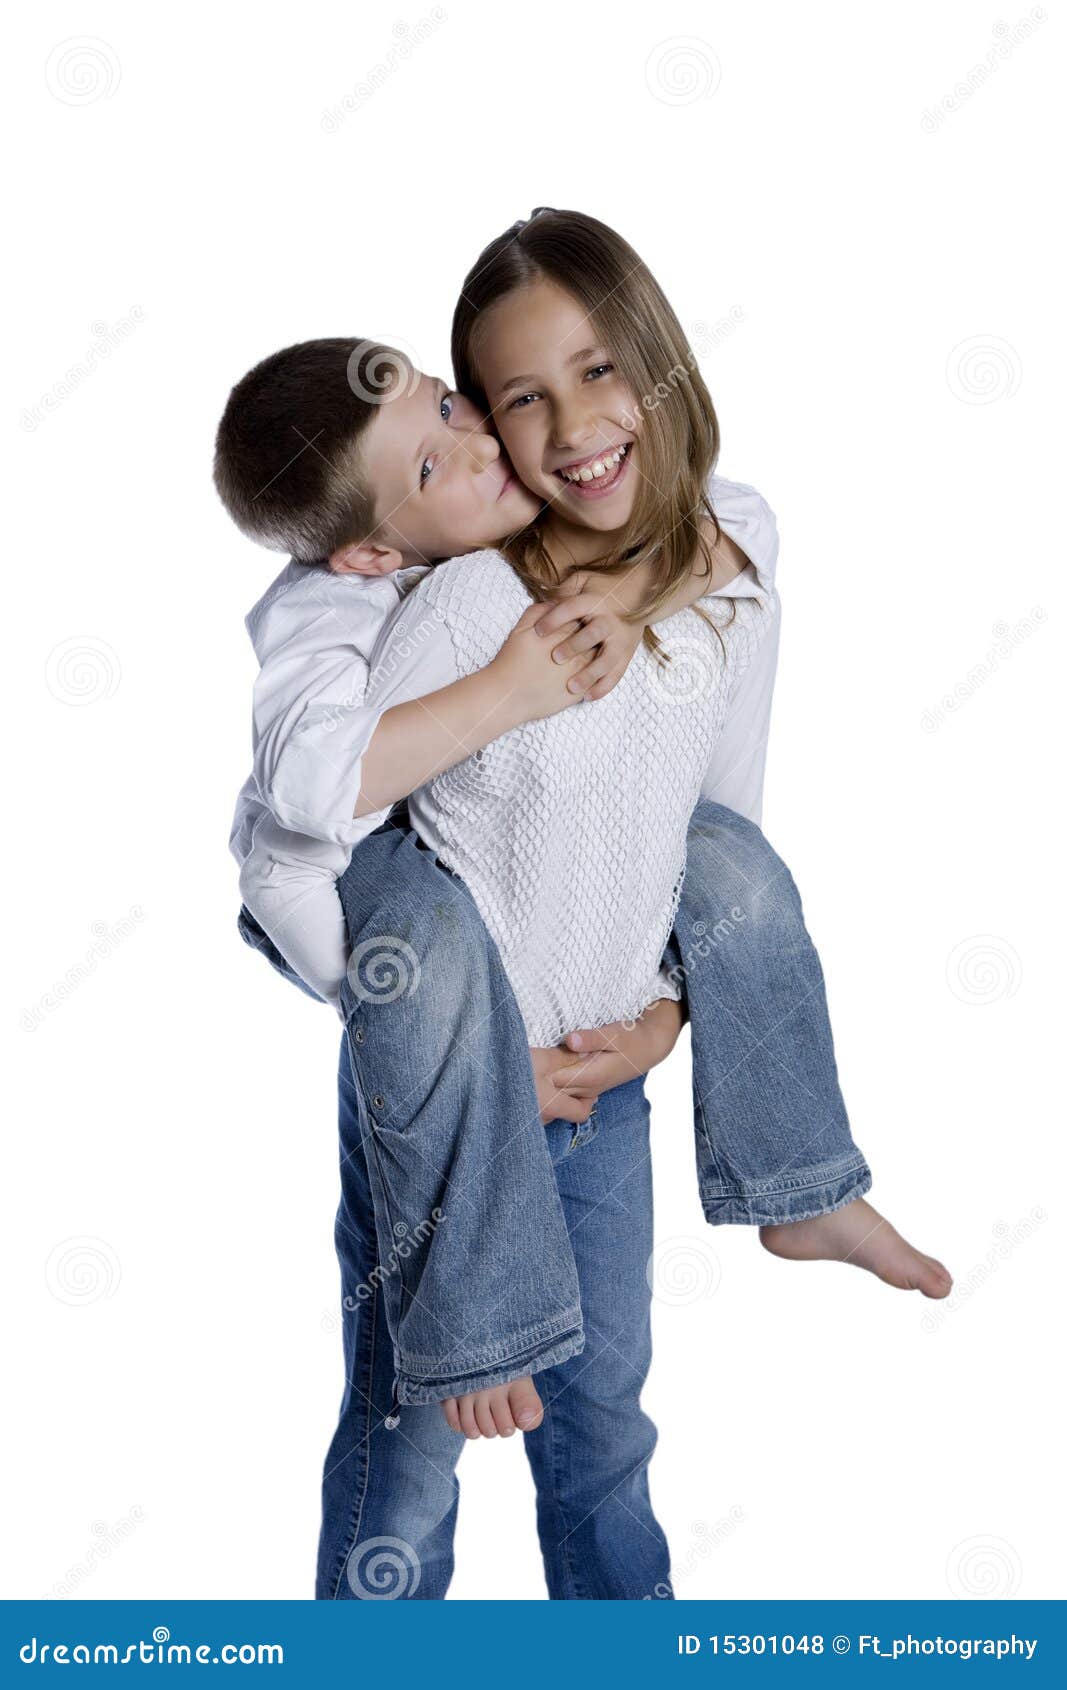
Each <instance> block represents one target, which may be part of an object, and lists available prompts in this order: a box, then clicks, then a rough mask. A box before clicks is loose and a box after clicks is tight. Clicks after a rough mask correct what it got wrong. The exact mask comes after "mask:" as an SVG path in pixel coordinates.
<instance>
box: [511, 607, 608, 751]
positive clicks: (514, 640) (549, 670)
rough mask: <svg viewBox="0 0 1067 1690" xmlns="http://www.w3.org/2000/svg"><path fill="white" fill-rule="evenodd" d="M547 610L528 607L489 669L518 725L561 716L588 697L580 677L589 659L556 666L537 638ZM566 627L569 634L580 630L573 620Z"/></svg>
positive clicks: (575, 659)
mask: <svg viewBox="0 0 1067 1690" xmlns="http://www.w3.org/2000/svg"><path fill="white" fill-rule="evenodd" d="M548 610H549V606H548V605H545V604H531V605H529V606H528V607H527V609H526V610H524V611H523V613H522V615H521V616H520V617H519V620H518V621H517V622H516V624H515V626H514V628H512V630H511V633H510V634H509V635H508V637H507V639H506V640H505V641H504V644H503V645H502V646H501V648H500V650H499V651H498V652H497V654H496V656H495V657H494V658H493V660H492V662H491V663H490V664H488V665H487V668H488V669H489V670H491V671H492V672H493V674H494V676H495V678H496V680H497V682H498V684H499V685H500V686H501V687H502V688H503V689H504V699H505V700H506V702H507V707H508V709H509V710H510V711H511V712H512V713H513V714H514V716H515V719H516V721H521V722H536V721H539V720H540V719H541V718H542V717H545V716H555V715H558V713H559V712H560V711H561V710H566V708H567V706H568V705H569V704H577V703H578V702H579V700H580V699H581V698H583V697H584V695H585V687H584V685H583V684H582V683H581V681H580V679H579V677H580V676H581V674H582V671H583V670H584V669H585V667H586V664H587V662H588V658H587V657H586V656H585V655H584V654H583V655H582V656H579V657H570V658H568V659H566V660H565V661H564V662H562V663H556V662H553V656H554V653H553V651H552V648H551V646H548V645H546V644H545V642H544V640H540V639H538V637H537V625H538V623H539V621H540V619H541V618H542V617H543V616H546V615H547V614H548ZM565 625H566V628H567V632H568V633H570V632H572V631H573V630H575V629H576V628H577V626H578V624H577V622H576V621H575V620H574V618H573V617H571V618H570V619H569V621H567V622H566V624H565Z"/></svg>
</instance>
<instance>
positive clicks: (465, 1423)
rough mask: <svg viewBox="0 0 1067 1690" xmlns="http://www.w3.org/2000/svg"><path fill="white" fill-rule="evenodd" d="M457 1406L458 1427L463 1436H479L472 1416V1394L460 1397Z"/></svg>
mask: <svg viewBox="0 0 1067 1690" xmlns="http://www.w3.org/2000/svg"><path fill="white" fill-rule="evenodd" d="M457 1406H458V1408H459V1429H460V1431H461V1432H462V1433H463V1436H464V1437H465V1438H480V1437H481V1435H482V1434H481V1432H480V1431H479V1429H478V1422H477V1420H476V1419H475V1417H474V1398H473V1396H468V1397H460V1398H459V1402H458V1405H457Z"/></svg>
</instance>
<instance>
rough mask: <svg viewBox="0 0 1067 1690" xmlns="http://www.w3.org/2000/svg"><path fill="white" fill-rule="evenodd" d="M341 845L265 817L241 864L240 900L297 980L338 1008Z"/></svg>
mask: <svg viewBox="0 0 1067 1690" xmlns="http://www.w3.org/2000/svg"><path fill="white" fill-rule="evenodd" d="M348 858H349V853H348V850H347V849H346V848H345V847H344V846H342V845H336V844H329V843H326V842H324V841H322V840H317V839H310V838H308V837H307V836H306V835H304V834H292V833H290V832H288V831H287V830H286V829H285V828H283V827H279V825H278V823H277V822H276V821H275V819H274V817H273V816H271V815H269V814H267V813H263V814H262V815H261V817H260V820H259V823H258V825H257V827H256V830H255V835H254V837H253V840H252V847H251V850H250V851H249V853H248V855H247V857H246V858H245V860H244V862H243V863H242V865H241V897H242V899H243V901H244V902H245V904H247V906H248V908H249V909H250V910H251V912H252V914H253V915H254V916H255V918H256V920H257V921H258V922H259V925H260V926H261V927H262V929H263V931H264V932H265V933H266V935H267V937H268V938H269V939H272V940H273V941H274V943H275V944H276V945H277V947H278V949H279V950H280V951H281V953H282V955H283V957H284V958H285V960H286V962H287V963H288V964H289V965H290V967H291V968H293V969H294V970H295V971H296V973H297V974H299V976H300V978H301V980H303V981H304V982H305V984H306V985H308V986H310V987H311V990H312V991H313V992H317V993H318V995H319V997H321V998H325V999H326V1000H327V1001H328V1002H329V1003H332V1004H333V1005H334V1007H335V1008H337V1007H338V1000H339V996H340V991H341V983H342V981H343V980H344V976H345V969H346V967H347V966H348V939H347V933H346V929H345V919H344V912H343V910H342V909H341V900H340V898H339V897H338V895H337V881H338V878H339V876H340V875H342V874H343V873H344V871H345V869H346V868H347V867H348Z"/></svg>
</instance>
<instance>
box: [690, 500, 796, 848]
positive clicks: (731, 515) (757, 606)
mask: <svg viewBox="0 0 1067 1690" xmlns="http://www.w3.org/2000/svg"><path fill="white" fill-rule="evenodd" d="M709 493H710V496H711V501H712V507H713V509H714V511H715V514H716V516H717V517H718V519H719V522H720V524H721V526H722V528H723V530H724V532H725V533H727V534H728V535H729V536H730V538H731V539H732V540H733V541H734V542H735V544H736V545H738V546H739V547H740V548H741V550H742V551H743V552H744V553H745V556H746V557H747V558H748V560H749V562H748V566H747V568H745V569H743V570H742V571H741V573H740V574H739V575H737V576H735V577H734V579H733V580H732V581H728V582H726V584H725V585H724V586H723V587H720V588H718V589H717V590H716V591H715V592H713V593H707V594H705V595H704V598H703V600H702V602H703V603H704V604H705V605H708V606H710V605H711V604H712V603H713V602H715V601H718V600H721V599H728V600H730V599H732V600H735V601H736V602H735V604H734V607H733V613H734V615H735V616H737V617H738V618H739V626H738V628H737V630H736V634H737V637H736V639H735V640H733V641H732V642H731V662H732V667H733V668H734V671H735V673H734V678H733V681H732V684H731V690H730V701H729V705H728V707H727V714H726V721H725V723H724V725H723V730H722V733H721V734H720V736H719V739H718V741H717V742H716V745H715V749H714V751H713V752H712V755H711V761H710V763H709V765H708V769H707V773H706V774H705V777H704V781H703V784H702V786H701V797H703V798H709V799H711V800H712V801H713V802H714V803H716V804H723V805H725V806H726V808H727V809H730V810H736V811H737V812H738V813H739V814H740V815H743V816H747V817H748V819H749V820H750V821H753V822H756V823H757V825H758V824H759V821H760V817H761V814H762V810H763V777H764V771H765V769H766V763H767V738H768V734H769V732H770V722H771V702H772V699H773V696H774V682H775V677H776V675H777V671H778V644H779V629H780V626H781V604H780V601H779V598H778V592H777V588H776V585H775V582H776V578H777V572H778V524H777V521H776V519H775V515H774V512H773V511H772V510H771V508H770V506H769V505H768V503H767V501H766V499H765V498H764V497H763V495H762V494H761V493H758V492H757V491H756V489H755V488H754V487H749V486H746V485H745V484H744V483H743V482H739V481H727V480H726V479H725V478H724V477H722V476H714V477H713V478H712V481H711V485H710V488H709ZM726 637H727V639H728V641H729V640H730V634H729V632H728V630H727V631H726Z"/></svg>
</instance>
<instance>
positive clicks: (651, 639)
mask: <svg viewBox="0 0 1067 1690" xmlns="http://www.w3.org/2000/svg"><path fill="white" fill-rule="evenodd" d="M541 276H544V277H547V278H548V279H549V280H550V281H552V282H555V283H556V285H557V286H558V287H561V288H564V289H565V290H566V291H567V292H568V293H569V294H571V295H572V297H573V298H574V299H576V300H577V301H578V302H579V304H580V305H581V306H582V308H583V310H584V311H585V312H586V313H587V315H588V317H589V321H590V322H591V323H592V324H593V326H594V328H595V332H596V335H597V338H598V339H599V340H601V341H602V342H603V343H604V344H605V345H606V346H607V347H608V348H609V350H610V352H611V356H612V360H613V362H614V363H615V365H616V368H617V369H618V371H619V374H620V376H621V377H622V378H623V379H624V380H625V382H626V384H627V386H628V387H629V389H630V392H631V393H632V394H633V396H634V400H633V405H634V415H633V417H631V418H623V419H620V420H621V421H622V422H623V425H624V426H627V427H629V426H631V425H632V426H633V427H634V428H635V430H636V427H637V425H638V423H639V426H640V435H639V438H640V475H641V479H640V485H639V487H638V491H637V496H636V498H635V500H634V507H633V511H632V513H631V516H630V520H629V522H628V524H627V526H626V528H625V529H624V530H623V532H622V534H621V535H619V536H617V537H616V539H615V540H614V542H613V544H612V547H611V551H610V553H609V554H607V555H605V556H604V557H603V558H600V559H598V560H597V561H596V562H595V563H593V564H586V565H583V566H582V567H583V568H584V569H587V570H592V571H596V572H598V573H603V574H621V573H624V572H625V571H627V570H629V569H631V568H633V567H634V566H635V565H638V564H646V563H647V564H648V565H649V566H650V567H649V573H650V575H651V578H652V581H651V585H650V587H649V589H648V591H647V593H646V594H645V595H644V597H643V600H642V603H641V604H640V606H639V607H638V608H637V609H636V610H635V611H634V612H632V614H631V617H630V620H632V621H635V622H636V621H642V622H647V621H649V620H650V619H651V617H652V616H653V615H654V614H655V612H656V611H657V610H658V609H659V608H660V606H661V605H663V604H664V603H665V602H666V600H667V599H668V598H669V596H670V594H671V593H672V591H673V589H674V588H675V587H676V586H677V585H678V584H679V582H681V581H683V580H684V579H685V578H686V577H687V576H688V575H689V574H690V573H691V572H692V570H693V568H694V558H695V557H697V556H700V557H701V558H702V559H703V562H704V565H705V568H706V570H707V573H708V575H709V576H710V574H711V568H712V556H711V550H712V548H711V545H710V544H709V542H708V540H707V538H706V537H705V533H704V531H703V525H704V523H705V521H707V522H710V524H711V527H712V530H713V532H714V535H715V541H714V544H716V545H717V544H718V542H719V539H720V536H721V530H720V528H719V523H718V519H717V517H716V515H715V512H714V510H713V509H712V506H711V500H710V498H709V497H708V491H707V488H708V481H709V478H710V476H711V473H712V471H713V469H714V467H715V463H716V460H717V458H718V455H719V424H718V419H717V418H716V415H715V407H714V405H713V404H712V402H711V395H710V393H709V392H708V390H707V387H706V386H705V384H704V380H703V377H702V376H701V374H700V371H699V369H698V368H697V364H696V359H695V357H694V354H693V352H692V350H691V348H690V346H689V344H688V342H687V340H686V337H685V335H684V334H683V332H682V328H681V324H680V323H679V322H678V319H677V317H676V316H675V314H674V312H673V311H672V309H671V307H670V305H669V303H668V301H667V298H666V295H665V294H664V292H663V289H662V288H661V287H660V285H659V283H658V282H657V281H656V278H655V277H654V276H653V274H652V272H651V271H650V270H649V269H648V266H647V265H646V264H644V263H643V262H642V261H641V259H640V258H639V257H638V256H637V254H636V252H635V251H634V250H633V248H632V247H631V246H629V245H628V243H627V242H626V241H624V240H623V238H622V236H621V235H617V234H616V233H615V231H614V229H609V228H608V227H607V225H606V224H605V223H599V222H598V221H597V219H596V218H595V217H587V216H586V215H585V214H584V213H583V212H580V211H555V210H553V209H552V208H550V207H547V206H542V207H539V208H538V209H537V210H536V211H535V212H533V214H532V216H531V217H530V218H529V220H528V221H526V222H521V223H516V224H514V225H513V227H512V228H510V229H508V230H507V231H506V232H505V233H504V234H502V235H498V236H497V238H496V240H494V241H490V243H489V245H488V246H487V247H486V248H485V251H484V252H482V253H481V255H480V256H479V258H478V259H477V261H476V263H475V264H474V266H473V267H472V269H471V271H470V273H469V274H468V276H467V278H466V280H465V281H464V283H463V287H462V289H461V291H460V296H459V302H458V304H457V306H456V310H455V314H454V316H453V318H452V366H453V370H454V372H455V379H456V385H457V387H458V388H459V389H460V390H461V391H462V392H464V393H468V394H470V396H471V397H472V398H473V399H476V400H478V401H479V402H480V403H481V404H482V406H483V408H485V409H488V404H487V401H486V396H485V391H484V388H483V386H482V382H481V378H480V375H479V373H478V337H479V331H480V327H481V324H482V322H483V320H484V316H485V313H486V312H487V311H488V310H489V308H490V307H491V306H493V305H495V304H496V302H497V301H498V300H500V299H503V298H504V297H505V296H506V295H508V294H510V293H513V292H514V291H515V290H516V289H518V288H522V287H525V286H527V285H528V284H529V283H531V282H532V281H535V280H536V279H537V278H538V277H541ZM546 508H547V507H546ZM543 515H544V512H542V513H541V517H542V518H543ZM503 550H504V552H505V555H506V556H507V558H508V561H509V562H510V563H511V564H512V567H513V568H514V569H515V571H516V573H517V574H518V575H519V577H520V578H521V579H522V581H523V583H524V584H525V586H526V587H527V588H528V590H529V591H530V592H531V593H532V594H533V595H534V597H535V598H544V597H545V596H546V595H547V593H549V592H551V591H552V590H553V589H555V588H557V587H558V586H559V573H558V571H557V570H556V569H555V568H554V567H553V565H552V562H551V560H550V558H549V556H548V554H547V552H546V550H545V546H544V540H543V536H542V521H541V518H539V519H538V520H536V521H535V522H534V523H533V524H531V526H530V527H528V528H526V529H524V530H523V532H522V533H521V534H519V535H516V536H515V537H514V539H512V540H511V541H509V542H508V543H507V544H506V545H505V546H504V548H503ZM699 608H700V607H699V606H698V607H697V609H698V610H699ZM705 620H707V621H709V622H711V623H712V626H713V627H714V626H715V624H714V622H712V619H711V618H710V617H706V618H705ZM645 641H646V644H648V646H649V647H650V649H651V650H652V651H653V652H655V653H657V654H659V653H660V652H661V651H662V647H661V646H660V642H659V640H658V639H657V638H656V636H655V635H654V634H653V633H652V631H651V630H650V629H646V631H645Z"/></svg>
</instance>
